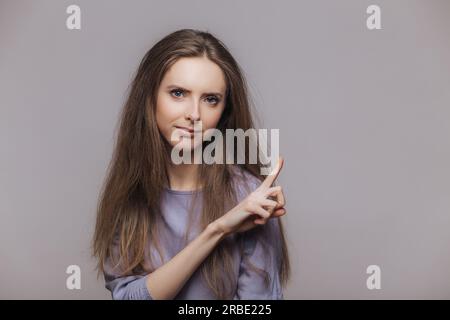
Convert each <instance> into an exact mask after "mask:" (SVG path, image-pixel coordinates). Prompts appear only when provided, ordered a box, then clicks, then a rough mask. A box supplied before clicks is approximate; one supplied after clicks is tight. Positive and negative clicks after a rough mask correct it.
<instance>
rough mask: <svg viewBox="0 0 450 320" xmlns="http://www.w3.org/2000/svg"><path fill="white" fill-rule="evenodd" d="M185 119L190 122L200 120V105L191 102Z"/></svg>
mask: <svg viewBox="0 0 450 320" xmlns="http://www.w3.org/2000/svg"><path fill="white" fill-rule="evenodd" d="M186 119H187V120H190V121H191V122H194V121H199V120H200V104H199V103H196V102H193V103H192V106H191V107H190V108H189V110H188V111H187V112H186Z"/></svg>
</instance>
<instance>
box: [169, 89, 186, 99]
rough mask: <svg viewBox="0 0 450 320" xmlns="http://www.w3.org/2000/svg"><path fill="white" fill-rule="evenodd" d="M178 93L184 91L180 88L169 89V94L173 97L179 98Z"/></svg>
mask: <svg viewBox="0 0 450 320" xmlns="http://www.w3.org/2000/svg"><path fill="white" fill-rule="evenodd" d="M178 93H184V91H183V90H181V89H173V90H172V91H170V94H171V95H172V96H174V97H175V98H180V96H179V95H177V94H178Z"/></svg>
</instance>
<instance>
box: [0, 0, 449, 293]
mask: <svg viewBox="0 0 450 320" xmlns="http://www.w3.org/2000/svg"><path fill="white" fill-rule="evenodd" d="M71 4H77V5H79V6H80V7H81V30H68V29H67V28H66V25H65V21H66V18H67V16H68V14H66V8H67V7H68V6H69V5H71ZM371 4H377V5H379V6H380V7H381V23H382V29H381V30H368V29H367V28H366V18H367V16H368V15H367V13H366V8H367V7H368V6H369V5H371ZM449 13H450V2H449V1H446V0H442V1H436V0H433V1H430V0H422V1H406V0H398V1H381V0H371V1H363V0H352V1H333V0H329V1H317V0H309V1H294V0H292V1H257V0H252V1H249V0H248V1H236V0H234V1H232V0H230V1H206V0H205V1H181V0H179V1H117V0H115V1H110V0H108V1H106V0H102V1H87V0H76V1H56V0H54V1H49V0H45V1H31V0H30V1H17V0H10V1H5V0H1V2H0V107H1V109H0V147H1V162H0V165H1V170H0V188H1V190H0V213H1V224H0V298H12V299H17V298H27V299H28V298H40V299H46V298H57V299H80V298H86V299H103V298H110V295H109V292H108V291H106V290H105V289H104V287H103V285H104V283H103V279H102V278H100V279H99V280H97V279H96V274H95V272H94V271H93V269H94V265H95V263H94V261H93V260H92V259H91V258H90V253H89V241H90V239H91V236H92V232H93V226H94V221H95V208H96V201H97V197H98V192H99V189H100V186H101V183H102V182H103V179H104V175H105V172H106V167H107V165H108V163H109V160H110V157H111V153H112V143H113V139H114V128H115V126H116V123H117V120H118V115H119V112H120V109H121V107H122V104H123V102H124V99H125V93H126V90H127V86H128V85H129V83H130V80H131V77H132V74H133V73H134V72H135V70H136V68H137V65H138V63H139V61H140V59H141V58H142V56H143V55H144V54H145V52H146V51H147V50H148V49H149V48H150V47H151V46H152V45H153V44H154V43H155V42H156V41H157V40H159V39H160V38H161V37H163V36H165V35H166V34H168V33H170V32H172V31H175V30H177V29H180V28H196V29H202V30H207V31H210V32H212V33H214V34H215V35H216V36H218V37H219V38H220V39H221V40H222V41H223V42H224V43H225V44H226V45H227V46H228V47H229V49H230V50H231V52H232V54H233V55H234V56H235V57H236V59H237V60H238V62H239V63H240V64H241V66H242V67H243V68H244V70H245V74H246V76H247V79H248V81H249V83H250V87H251V93H252V95H253V98H254V100H255V102H256V105H257V107H258V113H259V115H260V118H261V119H262V120H263V123H264V126H265V128H279V129H280V140H281V141H280V143H281V146H280V148H281V153H282V155H283V156H284V157H285V159H286V165H285V167H284V169H283V172H282V174H281V176H280V179H279V182H280V183H281V185H282V186H283V187H284V189H285V193H286V198H287V202H288V205H287V209H288V215H287V216H285V217H283V219H284V223H285V225H286V226H287V235H288V238H289V249H290V253H291V259H292V264H293V274H292V275H293V277H292V281H291V284H290V286H289V287H288V288H287V290H286V291H285V298H286V299H312V298H322V299H335V298H342V299H348V298H364V299H366V298H367V299H379V298H386V299H392V298H405V299H409V298H447V299H448V298H450V232H449V230H450V165H449V164H450V139H449V137H450V90H449V89H450V59H449V57H450V43H449V39H450V19H449V16H448V14H449ZM72 264H76V265H79V266H80V267H81V271H82V281H81V285H82V288H81V290H67V289H66V278H67V277H68V275H67V274H66V268H67V266H69V265H72ZM372 264H376V265H379V266H380V268H381V286H382V287H381V289H380V290H368V289H367V287H366V279H367V277H368V276H369V275H368V274H366V268H367V266H369V265H372Z"/></svg>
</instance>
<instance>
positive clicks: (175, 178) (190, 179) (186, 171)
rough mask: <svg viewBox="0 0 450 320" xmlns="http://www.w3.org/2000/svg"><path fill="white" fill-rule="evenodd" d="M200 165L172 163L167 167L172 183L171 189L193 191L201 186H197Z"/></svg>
mask: <svg viewBox="0 0 450 320" xmlns="http://www.w3.org/2000/svg"><path fill="white" fill-rule="evenodd" d="M199 169H200V167H199V165H198V164H184V163H182V164H179V165H175V164H173V163H170V164H169V165H168V166H167V173H168V176H169V181H170V189H172V190H179V191H192V190H196V189H198V188H199V187H201V186H197V185H196V183H197V180H198V173H199Z"/></svg>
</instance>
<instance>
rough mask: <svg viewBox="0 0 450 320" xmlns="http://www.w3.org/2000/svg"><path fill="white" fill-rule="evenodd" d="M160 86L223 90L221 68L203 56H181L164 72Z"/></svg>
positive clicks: (224, 87) (223, 80)
mask: <svg viewBox="0 0 450 320" xmlns="http://www.w3.org/2000/svg"><path fill="white" fill-rule="evenodd" d="M161 85H162V86H170V85H177V86H181V87H183V88H184V89H188V90H191V91H218V92H225V90H226V82H225V75H224V74H223V71H222V69H220V67H219V66H218V65H217V64H215V63H214V62H212V61H211V60H209V59H208V58H205V57H195V58H181V59H179V60H177V62H175V63H174V64H173V65H172V66H171V67H170V68H169V69H168V70H167V72H166V74H165V75H164V78H163V80H162V83H161Z"/></svg>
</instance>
